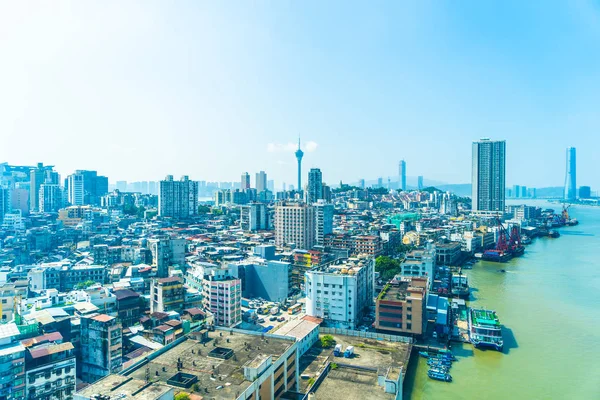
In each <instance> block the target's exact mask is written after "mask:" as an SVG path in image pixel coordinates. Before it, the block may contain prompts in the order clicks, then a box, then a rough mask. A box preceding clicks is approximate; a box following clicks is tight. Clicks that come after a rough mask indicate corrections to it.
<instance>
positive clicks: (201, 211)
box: [198, 205, 210, 214]
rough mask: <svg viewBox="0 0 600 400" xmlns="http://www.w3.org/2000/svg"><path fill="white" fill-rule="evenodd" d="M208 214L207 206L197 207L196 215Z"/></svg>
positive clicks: (208, 208)
mask: <svg viewBox="0 0 600 400" xmlns="http://www.w3.org/2000/svg"><path fill="white" fill-rule="evenodd" d="M209 212H210V207H209V206H204V205H200V206H198V214H208V213H209Z"/></svg>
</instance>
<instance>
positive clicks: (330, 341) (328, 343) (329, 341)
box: [321, 335, 335, 349]
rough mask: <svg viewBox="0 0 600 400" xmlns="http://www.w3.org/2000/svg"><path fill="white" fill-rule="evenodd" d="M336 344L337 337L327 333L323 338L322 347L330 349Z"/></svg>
mask: <svg viewBox="0 0 600 400" xmlns="http://www.w3.org/2000/svg"><path fill="white" fill-rule="evenodd" d="M334 344H335V339H334V338H333V336H331V335H325V336H323V337H322V338H321V347H323V348H324V349H328V348H330V347H332V346H333V345H334Z"/></svg>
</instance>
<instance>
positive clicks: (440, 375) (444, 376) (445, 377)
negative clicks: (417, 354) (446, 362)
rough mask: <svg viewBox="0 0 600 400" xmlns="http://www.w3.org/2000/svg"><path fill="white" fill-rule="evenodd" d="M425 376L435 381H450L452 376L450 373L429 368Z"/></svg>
mask: <svg viewBox="0 0 600 400" xmlns="http://www.w3.org/2000/svg"><path fill="white" fill-rule="evenodd" d="M427 376H429V377H430V378H431V379H435V380H436V381H443V382H452V376H450V374H449V373H447V372H438V371H432V370H429V371H427Z"/></svg>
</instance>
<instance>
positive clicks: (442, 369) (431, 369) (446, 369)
mask: <svg viewBox="0 0 600 400" xmlns="http://www.w3.org/2000/svg"><path fill="white" fill-rule="evenodd" d="M429 371H434V372H441V373H443V374H447V373H449V372H450V368H448V367H444V366H441V367H433V366H432V367H429Z"/></svg>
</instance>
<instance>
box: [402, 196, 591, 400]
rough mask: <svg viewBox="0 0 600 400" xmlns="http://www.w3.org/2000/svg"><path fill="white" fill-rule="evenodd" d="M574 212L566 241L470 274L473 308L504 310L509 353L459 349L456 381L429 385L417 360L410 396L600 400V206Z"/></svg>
mask: <svg viewBox="0 0 600 400" xmlns="http://www.w3.org/2000/svg"><path fill="white" fill-rule="evenodd" d="M528 204H531V205H537V206H541V207H543V208H555V209H556V208H559V207H560V205H558V204H551V203H548V202H542V201H538V202H528ZM569 212H570V214H571V217H575V218H577V219H578V220H579V221H580V224H579V225H577V226H574V227H566V228H561V229H560V233H561V236H560V238H557V239H551V238H538V239H534V242H533V243H532V244H531V245H529V246H527V250H526V253H525V255H523V256H522V257H519V258H516V259H513V260H511V261H510V262H508V263H506V264H497V263H489V262H478V263H476V264H475V266H474V267H473V269H472V270H470V271H467V274H468V276H469V283H470V285H471V287H472V288H474V290H475V291H474V292H473V293H472V295H471V299H470V300H471V304H472V305H479V306H484V307H487V308H490V309H494V310H496V311H497V312H498V316H499V317H500V322H501V323H502V324H503V326H504V328H503V336H504V352H503V353H499V352H496V351H492V350H485V351H482V350H475V349H474V348H473V347H472V346H471V345H470V344H465V345H460V344H453V346H452V349H453V352H454V353H455V355H456V356H457V357H458V359H459V361H458V362H455V363H454V364H453V366H452V369H451V371H450V373H451V374H452V377H453V378H454V381H453V382H452V383H444V382H437V381H433V380H431V379H429V378H428V377H427V363H426V361H425V360H424V359H423V358H420V357H415V356H414V355H413V358H412V359H411V365H410V367H409V370H408V373H407V376H406V379H405V383H404V387H405V398H407V399H408V398H410V399H415V400H420V399H490V400H492V399H600V207H585V206H575V207H571V209H570V210H569ZM498 269H506V271H507V272H506V273H500V272H498Z"/></svg>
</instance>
